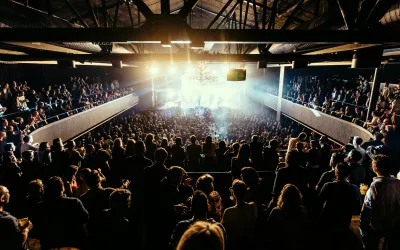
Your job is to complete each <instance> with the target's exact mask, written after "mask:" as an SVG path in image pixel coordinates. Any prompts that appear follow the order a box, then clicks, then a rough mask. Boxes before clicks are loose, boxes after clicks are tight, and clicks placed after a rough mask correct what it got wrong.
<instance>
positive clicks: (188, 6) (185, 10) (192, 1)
mask: <svg viewBox="0 0 400 250" xmlns="http://www.w3.org/2000/svg"><path fill="white" fill-rule="evenodd" d="M198 1H199V0H189V1H188V2H186V1H185V4H184V5H183V7H182V9H181V10H180V11H179V13H178V16H179V17H180V18H182V19H186V18H187V17H188V16H189V14H190V12H191V11H192V9H193V8H194V7H195V6H196V4H197V2H198Z"/></svg>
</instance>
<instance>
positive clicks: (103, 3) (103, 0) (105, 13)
mask: <svg viewBox="0 0 400 250" xmlns="http://www.w3.org/2000/svg"><path fill="white" fill-rule="evenodd" d="M117 5H119V1H118V2H117ZM117 5H116V6H117ZM101 10H102V13H103V23H104V27H106V28H108V9H107V5H106V0H101Z"/></svg>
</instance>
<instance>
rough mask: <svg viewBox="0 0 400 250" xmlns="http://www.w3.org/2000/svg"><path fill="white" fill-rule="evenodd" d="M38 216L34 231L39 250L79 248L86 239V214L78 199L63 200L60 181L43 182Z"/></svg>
mask: <svg viewBox="0 0 400 250" xmlns="http://www.w3.org/2000/svg"><path fill="white" fill-rule="evenodd" d="M38 213H39V214H38V218H39V219H38V223H37V224H38V225H35V227H36V226H37V227H38V229H39V239H40V244H41V247H42V249H44V250H48V249H53V248H62V247H74V248H81V247H83V245H84V241H85V237H86V235H85V230H84V225H85V224H86V223H87V222H88V219H89V214H88V212H87V211H86V209H85V208H84V206H83V204H82V202H81V201H80V200H79V199H77V198H73V197H65V195H64V183H63V181H62V179H61V178H60V177H58V176H55V177H51V178H50V179H49V180H48V181H47V183H46V187H45V197H44V200H43V202H42V203H41V204H40V205H39V209H38Z"/></svg>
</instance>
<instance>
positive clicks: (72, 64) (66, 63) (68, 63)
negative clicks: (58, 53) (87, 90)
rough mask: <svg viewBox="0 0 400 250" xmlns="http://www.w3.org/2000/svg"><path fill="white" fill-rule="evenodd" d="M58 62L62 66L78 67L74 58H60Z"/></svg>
mask: <svg viewBox="0 0 400 250" xmlns="http://www.w3.org/2000/svg"><path fill="white" fill-rule="evenodd" d="M57 64H58V67H60V68H76V65H75V61H74V60H60V61H57Z"/></svg>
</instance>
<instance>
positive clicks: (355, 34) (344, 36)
mask: <svg viewBox="0 0 400 250" xmlns="http://www.w3.org/2000/svg"><path fill="white" fill-rule="evenodd" d="M149 27H150V28H149ZM149 27H144V28H143V27H140V28H136V29H134V32H132V28H118V29H115V30H112V29H105V28H88V29H78V28H77V29H64V28H52V29H51V32H49V30H48V29H35V32H32V29H29V28H12V29H0V41H19V42H38V41H43V42H48V41H53V42H54V41H63V42H88V41H91V42H128V41H133V42H138V43H146V42H149V41H163V40H164V39H167V40H169V41H192V42H197V41H206V42H220V43H320V44H345V43H357V42H358V43H366V44H393V43H399V42H400V32H396V31H397V29H396V28H395V27H393V28H390V27H380V28H379V29H369V30H354V31H348V30H250V29H246V30H243V29H242V30H221V29H191V28H190V27H189V26H188V25H186V26H181V27H176V24H175V23H172V24H170V23H164V24H163V25H162V26H157V27H151V26H149ZM149 31H157V32H149ZM28 33H29V34H30V35H29V36H27V35H26V34H28Z"/></svg>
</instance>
